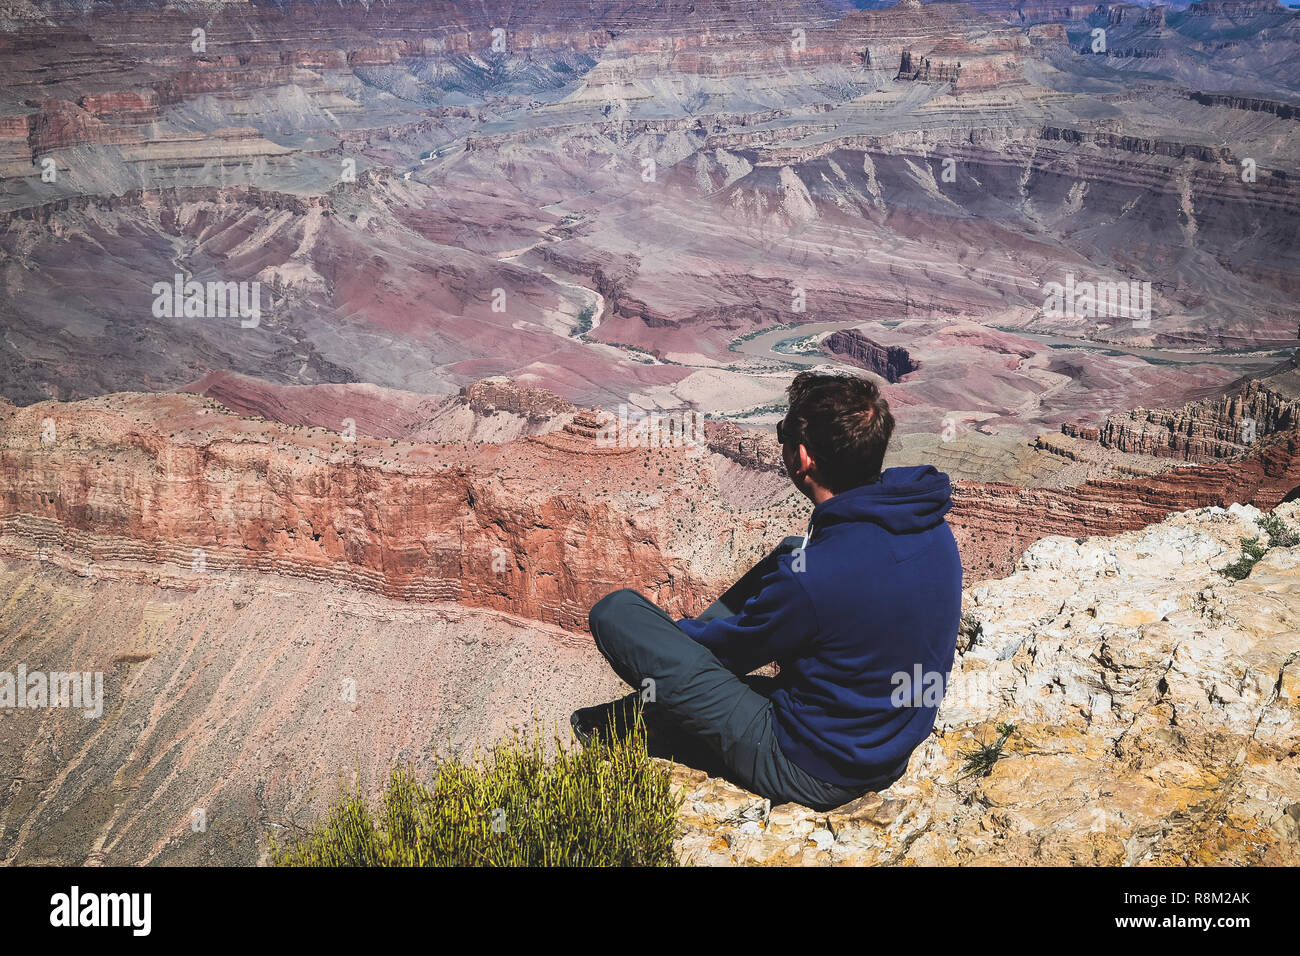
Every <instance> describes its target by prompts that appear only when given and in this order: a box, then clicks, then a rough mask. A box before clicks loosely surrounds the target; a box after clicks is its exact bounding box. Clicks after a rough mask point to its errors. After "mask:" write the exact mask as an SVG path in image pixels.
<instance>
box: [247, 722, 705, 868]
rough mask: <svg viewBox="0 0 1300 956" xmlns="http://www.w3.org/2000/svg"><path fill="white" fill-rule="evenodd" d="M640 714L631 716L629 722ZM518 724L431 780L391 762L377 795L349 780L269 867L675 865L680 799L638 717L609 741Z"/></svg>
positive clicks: (443, 766)
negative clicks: (576, 738) (552, 750)
mask: <svg viewBox="0 0 1300 956" xmlns="http://www.w3.org/2000/svg"><path fill="white" fill-rule="evenodd" d="M638 724H639V722H638ZM555 740H556V744H557V753H556V755H555V756H554V757H553V758H548V757H547V755H546V748H545V746H544V742H543V739H542V736H541V733H540V732H539V731H538V730H537V729H536V728H534V731H533V736H532V738H531V739H526V738H525V739H521V738H520V736H519V735H518V734H516V735H515V736H514V737H513V738H511V739H509V740H506V741H502V742H499V743H498V744H496V745H495V746H494V747H493V748H492V749H491V751H490V752H489V753H488V754H486V755H483V756H481V757H480V756H479V755H478V754H477V753H476V755H475V757H474V758H473V759H471V760H470V761H468V762H462V761H460V760H459V759H454V760H446V761H443V762H441V763H440V764H439V765H438V766H437V768H436V769H435V770H434V771H433V774H432V780H431V782H430V784H429V785H428V786H426V785H425V784H423V783H421V782H420V781H419V780H418V779H417V778H416V775H415V774H414V773H412V772H411V771H410V770H408V769H406V768H402V767H398V768H395V769H394V770H393V771H392V774H391V775H390V777H389V780H388V783H387V784H386V786H385V788H384V791H383V793H382V794H381V796H380V799H379V802H378V805H377V806H376V807H373V808H372V806H371V804H370V802H369V801H368V800H367V799H366V797H365V795H364V794H363V793H362V792H361V790H360V787H359V785H358V787H357V789H356V790H355V791H354V792H351V793H349V792H347V791H346V790H345V789H344V788H342V787H341V788H340V791H341V792H340V798H339V802H338V803H337V804H336V805H335V806H334V807H332V808H331V809H330V810H329V812H328V813H327V814H326V815H325V817H324V818H323V819H322V820H321V821H320V822H319V823H318V824H317V825H316V826H315V827H313V828H312V829H311V830H310V831H308V832H305V833H299V834H296V835H295V837H294V839H293V840H292V842H291V843H290V844H288V845H286V846H281V845H279V844H278V843H276V841H275V840H274V838H273V839H272V841H271V860H272V862H273V863H274V864H275V865H277V866H324V867H330V866H676V865H677V862H678V861H677V858H676V855H675V853H674V851H673V841H674V839H675V838H676V836H677V832H678V826H679V825H678V821H677V811H678V809H679V807H680V805H681V799H682V798H681V797H680V796H674V795H673V794H672V789H671V783H670V779H669V776H668V772H667V770H666V769H665V768H664V767H663V765H661V764H657V763H654V762H652V761H651V759H650V757H649V754H648V752H647V750H646V738H645V732H644V727H643V726H640V725H639V726H638V727H637V728H636V729H635V730H634V732H632V733H631V734H630V735H628V736H627V738H626V739H624V740H620V741H616V742H613V743H605V742H601V741H600V740H599V739H597V740H593V742H592V745H590V746H588V747H585V748H580V747H573V748H571V749H568V750H563V749H559V748H558V744H559V742H560V741H559V738H558V737H556V738H555Z"/></svg>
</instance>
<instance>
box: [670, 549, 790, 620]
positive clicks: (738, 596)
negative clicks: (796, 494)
mask: <svg viewBox="0 0 1300 956" xmlns="http://www.w3.org/2000/svg"><path fill="white" fill-rule="evenodd" d="M802 543H803V538H801V537H799V536H798V535H795V536H794V537H790V538H785V539H784V540H782V542H781V543H780V544H778V545H777V546H776V547H775V548H774V549H772V550H771V551H770V552H768V555H767V557H765V558H764V559H763V560H762V561H759V562H758V564H756V565H754V566H753V567H752V568H750V569H749V570H748V571H746V572H745V574H744V576H743V577H741V579H740V580H739V581H737V582H736V583H735V584H733V585H732V586H731V587H729V588H727V590H726V593H725V594H723V595H722V597H720V598H718V599H717V600H716V601H714V602H713V603H712V604H710V605H709V606H708V608H707V609H706V610H705V611H704V613H703V614H701V615H700V616H699V617H697V618H695V620H697V621H711V620H713V619H714V618H719V617H734V616H735V615H737V614H739V613H740V612H741V610H743V609H744V607H745V602H746V601H748V600H749V599H750V598H752V597H753V596H754V595H755V594H757V593H758V589H759V587H760V586H761V585H762V583H763V578H765V577H766V576H767V575H768V574H770V573H771V572H772V569H773V568H775V567H776V559H777V558H778V557H780V556H781V555H783V554H789V553H790V552H791V551H794V550H795V549H796V548H798V547H799V545H800V544H802ZM687 620H689V618H688V619H687Z"/></svg>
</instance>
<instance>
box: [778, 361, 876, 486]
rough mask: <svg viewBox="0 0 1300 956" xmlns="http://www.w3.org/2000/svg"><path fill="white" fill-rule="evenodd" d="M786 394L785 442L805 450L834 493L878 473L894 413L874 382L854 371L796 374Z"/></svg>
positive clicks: (871, 477)
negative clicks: (843, 373) (788, 405)
mask: <svg viewBox="0 0 1300 956" xmlns="http://www.w3.org/2000/svg"><path fill="white" fill-rule="evenodd" d="M787 392H788V394H789V396H790V410H789V411H788V412H786V415H785V420H784V422H782V425H783V434H784V437H785V440H786V441H787V442H796V443H798V444H801V445H803V446H804V447H805V448H807V449H808V454H809V455H811V456H812V458H813V460H814V461H815V462H817V471H818V474H819V475H820V476H821V478H822V481H823V482H824V483H825V485H826V487H827V488H829V489H830V490H831V492H832V493H834V494H839V493H840V492H841V491H848V490H849V489H850V488H856V487H858V486H859V485H866V484H870V483H871V482H873V481H875V480H876V479H877V478H879V477H880V469H881V467H882V466H883V464H884V461H885V451H886V449H888V447H889V438H890V436H891V435H892V434H893V433H894V416H893V415H892V414H891V413H890V411H889V402H887V401H885V398H884V396H882V395H881V394H880V388H879V387H878V386H877V385H876V383H875V382H873V381H871V380H870V379H868V378H866V377H864V376H858V375H838V374H827V373H825V372H800V373H799V374H798V375H796V376H795V378H794V381H793V382H791V383H790V387H789V389H787Z"/></svg>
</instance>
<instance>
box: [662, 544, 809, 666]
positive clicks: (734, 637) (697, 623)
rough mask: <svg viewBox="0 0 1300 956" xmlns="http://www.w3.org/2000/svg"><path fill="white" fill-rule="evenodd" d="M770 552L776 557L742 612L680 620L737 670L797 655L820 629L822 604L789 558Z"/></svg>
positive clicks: (688, 629) (678, 623)
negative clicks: (811, 594) (815, 600)
mask: <svg viewBox="0 0 1300 956" xmlns="http://www.w3.org/2000/svg"><path fill="white" fill-rule="evenodd" d="M768 557H769V558H772V559H773V560H772V562H771V565H770V567H769V568H768V570H767V573H766V574H764V575H762V577H761V580H760V581H759V583H758V585H757V586H756V588H755V592H754V593H753V595H752V596H751V597H750V598H749V599H748V600H747V601H745V603H744V606H743V607H742V608H741V610H740V612H739V613H737V614H734V615H731V616H727V617H713V618H709V619H707V620H706V619H703V618H700V619H691V618H685V619H683V620H680V621H678V622H677V626H678V627H680V628H681V629H682V630H683V631H685V632H686V633H687V634H689V635H690V636H691V637H692V638H694V639H695V640H696V641H697V642H699V643H700V644H703V645H704V646H705V647H707V648H708V649H709V650H710V651H712V652H713V654H714V656H715V657H717V658H718V660H720V661H721V662H722V663H723V665H724V666H725V667H726V668H727V669H728V670H730V671H731V672H732V673H735V674H748V673H749V672H750V671H752V670H753V669H754V668H756V667H762V666H763V665H764V664H769V663H771V662H772V661H774V660H781V659H784V658H788V657H790V656H793V655H794V654H796V653H797V652H798V651H799V650H800V649H801V648H802V647H803V646H804V644H805V643H806V642H807V641H808V639H809V638H810V637H812V635H813V634H815V633H816V632H817V613H816V609H815V608H814V607H813V605H812V602H811V601H810V600H809V599H808V593H807V592H806V591H805V590H804V589H803V585H802V584H800V583H799V582H798V580H797V579H796V578H797V575H795V573H794V572H793V571H791V570H790V563H789V561H785V562H781V561H780V560H778V559H777V557H778V556H776V555H769V556H768ZM766 561H767V559H764V562H761V563H760V564H762V563H765V562H766ZM755 570H757V568H755ZM751 573H752V572H751ZM746 577H748V575H746ZM741 580H742V581H743V580H744V579H743V578H742V579H741ZM733 590H734V589H733ZM730 593H731V591H728V594H730ZM726 597H727V595H723V598H724V599H725V598H726Z"/></svg>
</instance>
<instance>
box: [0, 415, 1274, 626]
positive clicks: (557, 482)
mask: <svg viewBox="0 0 1300 956" xmlns="http://www.w3.org/2000/svg"><path fill="white" fill-rule="evenodd" d="M0 408H3V411H0V552H3V553H7V554H14V555H19V556H24V557H33V556H35V555H36V553H37V552H38V551H41V550H43V549H50V548H53V547H56V546H57V547H60V548H62V549H64V550H66V551H69V552H72V553H75V554H82V555H85V556H87V557H88V558H89V559H90V560H91V561H92V562H93V563H94V564H98V565H100V566H103V565H105V564H112V565H117V566H118V571H119V572H121V573H136V574H143V575H145V576H147V575H148V571H147V570H145V571H143V572H142V571H139V569H140V568H144V569H148V568H149V567H150V566H158V565H163V564H168V565H171V566H172V568H173V569H174V568H176V567H179V568H181V569H184V568H189V567H192V566H194V565H195V563H196V562H200V563H201V564H202V565H203V571H202V572H196V573H220V572H221V570H222V569H226V568H244V569H256V570H262V571H273V572H277V573H282V574H289V575H293V576H298V577H304V578H309V579H313V580H335V581H340V582H346V583H347V584H349V585H351V586H355V587H360V588H364V589H368V590H373V591H377V592H380V593H383V594H385V595H388V596H391V597H397V598H401V599H405V600H413V601H431V600H442V601H457V602H461V603H464V604H467V605H473V606H479V607H488V608H493V609H496V610H501V611H507V612H510V613H512V614H516V615H519V616H523V617H530V618H533V619H536V620H540V621H544V622H547V623H551V624H557V625H559V626H561V627H564V628H566V629H570V630H581V629H583V628H584V627H585V625H586V615H587V610H588V609H589V608H590V606H591V604H592V603H593V602H594V601H596V600H597V599H599V598H600V597H601V596H603V595H604V594H606V593H607V592H608V591H610V590H612V589H614V588H618V587H624V586H630V587H636V588H639V589H640V590H642V591H643V592H644V593H646V594H647V595H648V596H649V597H651V598H652V599H653V600H656V601H658V602H659V603H660V604H661V606H663V607H665V608H666V609H668V610H669V611H670V613H681V614H689V613H695V612H698V610H699V609H700V608H701V607H702V606H704V605H705V604H706V603H707V602H708V601H709V600H711V599H712V598H713V597H715V596H716V593H717V592H718V591H719V590H720V589H721V588H722V587H723V586H724V585H725V584H726V583H728V582H729V581H730V580H732V579H733V578H734V576H735V574H736V573H737V572H738V570H741V569H743V567H745V566H747V564H748V562H749V561H750V560H752V559H753V558H754V557H757V556H758V555H759V554H761V552H762V550H764V549H765V548H766V547H770V546H771V543H772V541H773V540H774V539H775V538H777V537H780V536H782V535H785V534H790V533H794V532H796V531H798V530H801V529H800V523H801V521H802V518H803V515H804V514H805V513H806V509H802V510H801V509H800V508H798V507H797V506H794V505H792V506H791V507H789V508H786V509H785V510H780V509H779V508H778V510H777V512H776V513H771V512H768V511H766V510H765V511H762V512H754V511H750V512H736V511H733V510H731V509H730V508H728V507H727V505H726V504H725V501H724V496H723V494H722V488H721V487H720V483H719V472H718V471H716V470H715V466H714V462H715V461H716V460H717V459H715V458H714V457H713V456H711V455H709V454H707V453H703V452H701V451H698V450H697V451H692V450H689V449H683V448H637V447H601V446H600V445H599V443H598V442H597V441H595V434H596V432H595V430H594V428H593V427H589V426H590V424H591V422H593V421H595V419H594V418H593V417H592V416H591V415H590V413H582V414H580V415H579V416H577V418H575V420H574V421H573V422H571V423H570V424H568V425H566V426H565V427H564V429H562V430H559V431H556V432H551V433H547V434H545V435H541V436H537V437H532V438H525V439H523V440H519V441H512V442H508V443H504V444H497V445H494V444H476V443H470V442H450V443H441V444H424V445H416V444H411V443H407V442H401V441H396V440H393V441H376V440H371V439H367V438H364V437H359V438H358V439H357V440H356V441H354V442H348V441H344V440H343V439H342V438H341V436H340V435H339V434H338V433H335V432H330V431H326V430H324V429H319V428H311V429H306V428H303V427H301V426H299V427H287V426H281V425H276V424H273V423H270V422H265V421H259V420H249V419H241V418H238V417H236V416H235V415H233V414H231V413H230V412H228V411H227V410H226V409H224V408H223V407H222V406H220V405H217V404H216V403H214V402H211V401H210V400H207V399H203V398H200V397H198V396H194V395H132V394H119V395H114V396H107V397H105V398H102V399H95V400H91V401H86V402H80V403H75V404H58V403H43V404H40V405H32V406H28V407H26V408H21V409H16V408H14V407H13V406H7V407H4V406H0ZM737 431H738V430H732V429H726V428H724V429H717V428H714V429H711V434H710V435H709V444H710V445H711V446H715V447H716V448H717V450H719V451H722V452H723V453H726V452H730V453H731V454H730V455H729V456H728V457H731V458H732V459H733V461H741V460H743V459H746V458H752V459H753V460H754V463H756V464H760V465H762V466H763V467H764V468H768V467H770V465H771V462H770V460H769V459H770V457H771V456H770V454H769V453H770V451H771V449H770V448H768V447H767V443H764V442H761V441H760V442H755V443H750V444H748V445H746V443H745V441H744V436H741V435H738V434H736V432H737ZM727 467H728V468H732V467H734V466H733V465H730V464H729V465H728V466H727ZM1297 489H1300V433H1297V432H1295V431H1292V432H1289V433H1286V434H1281V435H1277V436H1274V437H1272V438H1269V439H1265V440H1262V441H1261V442H1260V443H1259V446H1258V447H1257V448H1256V449H1255V451H1254V452H1253V453H1252V455H1251V456H1249V457H1248V458H1246V459H1243V460H1242V461H1238V462H1234V463H1232V464H1222V465H1210V466H1198V467H1187V468H1179V469H1176V470H1174V471H1172V472H1168V473H1166V474H1162V475H1159V476H1156V477H1148V478H1144V479H1142V480H1141V481H1091V482H1088V483H1086V484H1083V485H1080V486H1077V487H1070V488H1061V489H1042V488H1039V489H1027V488H1020V487H1016V486H1013V485H1006V484H978V483H969V484H968V483H959V484H958V485H957V487H956V489H955V491H954V508H953V510H952V513H951V515H950V519H949V520H950V522H951V524H952V526H953V529H954V533H955V534H956V536H957V538H958V542H959V545H960V547H961V551H962V557H963V562H964V565H965V569H966V579H967V582H968V583H970V582H974V581H978V580H981V579H985V578H990V577H997V576H1001V575H1003V574H1005V573H1006V572H1007V571H1009V570H1010V569H1011V568H1012V567H1013V565H1014V563H1015V561H1016V559H1017V558H1018V556H1019V555H1020V554H1021V553H1022V551H1023V550H1024V548H1025V547H1026V546H1028V545H1029V544H1030V543H1032V542H1033V541H1035V540H1037V539H1038V538H1040V537H1043V536H1045V535H1050V534H1064V535H1071V536H1078V535H1084V534H1111V533H1116V532H1119V531H1124V530H1129V529H1133V528H1140V527H1144V526H1146V525H1148V524H1151V523H1153V522H1156V521H1159V520H1160V519H1161V518H1163V517H1164V516H1165V515H1167V514H1169V513H1170V512H1174V511H1181V510H1186V509H1190V508H1197V507H1204V506H1208V505H1220V506H1223V505H1228V504H1231V503H1233V502H1246V503H1251V504H1254V505H1256V506H1258V507H1261V508H1271V507H1273V506H1275V505H1276V504H1277V503H1278V502H1279V501H1281V500H1283V499H1284V498H1286V497H1288V496H1291V495H1294V493H1295V492H1296V490H1297ZM122 568H127V569H131V568H134V569H136V570H135V571H134V572H130V571H121V569H122Z"/></svg>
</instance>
